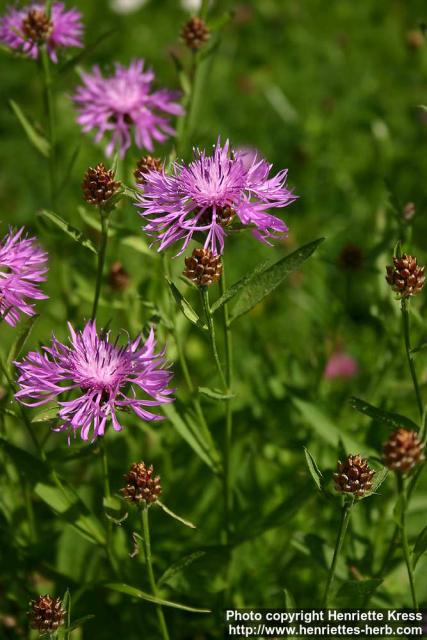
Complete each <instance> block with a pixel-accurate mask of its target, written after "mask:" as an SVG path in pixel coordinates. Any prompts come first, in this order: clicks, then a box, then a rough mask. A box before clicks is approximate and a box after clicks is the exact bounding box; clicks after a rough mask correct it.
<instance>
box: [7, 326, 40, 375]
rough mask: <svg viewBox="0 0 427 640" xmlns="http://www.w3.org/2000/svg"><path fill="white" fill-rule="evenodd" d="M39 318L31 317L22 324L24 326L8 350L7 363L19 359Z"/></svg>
mask: <svg viewBox="0 0 427 640" xmlns="http://www.w3.org/2000/svg"><path fill="white" fill-rule="evenodd" d="M39 317H40V316H39V315H35V316H32V317H31V318H28V320H26V321H25V322H24V325H23V327H22V329H21V331H19V332H18V336H17V338H16V340H15V342H14V343H13V345H12V346H11V348H10V351H9V354H8V357H7V361H8V362H9V363H11V364H12V363H13V361H14V360H16V359H17V358H19V356H20V355H21V352H22V350H23V348H24V347H25V345H26V342H27V340H28V338H29V337H30V335H31V332H32V330H33V328H34V325H35V324H36V322H37V320H38V319H39Z"/></svg>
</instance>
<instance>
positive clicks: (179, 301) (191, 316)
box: [166, 278, 206, 329]
mask: <svg viewBox="0 0 427 640" xmlns="http://www.w3.org/2000/svg"><path fill="white" fill-rule="evenodd" d="M166 281H167V283H168V285H169V288H170V291H171V293H172V297H173V299H174V300H175V302H176V305H177V307H178V309H180V310H181V311H182V313H183V314H184V315H185V317H186V318H187V320H189V321H190V322H192V323H193V324H194V325H196V327H199V328H200V329H206V326H205V325H204V324H203V323H202V321H201V320H200V318H199V316H198V314H197V313H196V311H195V310H194V309H193V307H192V306H191V304H190V303H189V302H188V300H187V299H186V298H184V296H183V295H182V293H181V292H180V290H179V289H178V287H176V286H175V285H174V283H173V282H171V281H170V280H168V279H167V278H166Z"/></svg>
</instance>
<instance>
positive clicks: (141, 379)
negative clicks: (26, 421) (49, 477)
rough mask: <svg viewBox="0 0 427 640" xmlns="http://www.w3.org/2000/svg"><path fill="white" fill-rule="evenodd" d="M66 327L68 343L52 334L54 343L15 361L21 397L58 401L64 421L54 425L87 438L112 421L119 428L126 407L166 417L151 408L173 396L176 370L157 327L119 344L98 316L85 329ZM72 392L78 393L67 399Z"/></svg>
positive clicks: (30, 402)
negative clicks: (101, 328) (159, 346)
mask: <svg viewBox="0 0 427 640" xmlns="http://www.w3.org/2000/svg"><path fill="white" fill-rule="evenodd" d="M68 328H69V332H70V345H66V344H63V343H62V342H60V341H59V340H57V339H56V338H55V336H52V343H51V346H50V347H43V349H42V351H41V352H38V351H32V352H30V353H29V354H28V355H27V356H26V357H25V358H24V359H23V360H22V361H21V362H16V363H15V364H16V366H17V368H18V371H19V378H18V385H19V387H20V389H19V391H18V392H17V393H16V398H17V399H18V400H19V401H20V402H22V403H23V404H25V405H27V406H33V407H36V406H40V405H43V404H45V403H47V402H50V401H53V400H57V401H58V405H59V408H58V418H59V419H60V420H61V422H62V424H60V425H59V426H58V427H57V428H56V430H57V431H68V432H69V433H72V434H74V435H75V434H76V433H79V434H80V437H81V438H82V439H83V440H89V439H91V440H92V441H93V440H95V439H96V438H97V437H99V436H103V435H104V434H105V429H106V427H107V424H110V423H111V425H112V427H113V429H114V430H115V431H120V430H121V429H122V424H121V420H120V418H119V415H118V414H119V413H120V412H123V411H130V412H133V413H134V414H135V415H136V416H137V417H138V418H140V419H141V420H145V421H149V422H152V421H158V420H162V419H163V417H162V416H160V415H158V414H155V413H153V412H152V411H151V408H152V407H158V406H160V405H162V404H164V403H168V402H172V401H173V398H172V397H171V395H172V393H173V390H172V389H170V388H168V385H169V383H170V380H171V377H172V374H171V372H170V370H169V369H168V368H167V363H166V360H165V357H164V352H160V353H156V352H155V348H156V341H155V337H154V331H153V330H151V331H150V335H149V337H148V339H147V340H146V341H145V343H142V337H141V336H138V337H137V338H136V340H133V341H132V340H130V339H129V338H128V339H127V340H126V343H125V344H124V345H123V346H119V344H118V342H117V340H116V341H114V342H112V341H111V340H110V332H109V331H108V332H99V333H98V331H97V328H96V323H95V322H94V321H93V322H92V321H90V322H88V323H87V324H86V326H85V327H84V329H83V330H82V331H75V330H74V328H73V327H72V326H71V324H68ZM68 393H71V394H72V395H73V396H74V397H72V399H68Z"/></svg>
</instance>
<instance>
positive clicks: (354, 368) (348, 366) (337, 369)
mask: <svg viewBox="0 0 427 640" xmlns="http://www.w3.org/2000/svg"><path fill="white" fill-rule="evenodd" d="M358 371H359V366H358V364H357V361H356V360H355V359H354V358H353V357H352V356H350V355H349V354H348V353H345V352H344V351H341V350H337V351H335V352H334V353H332V354H331V356H330V357H329V360H328V361H327V363H326V367H325V371H324V372H323V376H324V377H325V378H326V379H327V380H333V379H335V378H353V377H354V376H355V375H357V373H358Z"/></svg>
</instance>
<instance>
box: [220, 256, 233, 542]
mask: <svg viewBox="0 0 427 640" xmlns="http://www.w3.org/2000/svg"><path fill="white" fill-rule="evenodd" d="M219 286H220V294H221V296H223V295H224V294H225V291H226V281H225V272H224V266H223V272H222V277H221V280H220V285H219ZM222 327H223V331H224V344H225V375H226V383H227V392H228V394H227V395H229V396H231V395H232V394H231V389H232V380H233V345H232V334H231V326H230V319H229V314H228V307H227V305H226V304H224V305H223V306H222ZM225 411H226V414H225V442H224V504H225V533H226V541H227V543H228V542H229V539H230V514H231V512H232V509H233V491H232V483H231V477H230V470H231V464H230V458H231V450H232V442H233V407H232V398H231V397H230V398H229V399H228V400H226V410H225Z"/></svg>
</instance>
